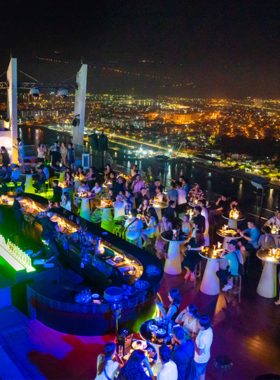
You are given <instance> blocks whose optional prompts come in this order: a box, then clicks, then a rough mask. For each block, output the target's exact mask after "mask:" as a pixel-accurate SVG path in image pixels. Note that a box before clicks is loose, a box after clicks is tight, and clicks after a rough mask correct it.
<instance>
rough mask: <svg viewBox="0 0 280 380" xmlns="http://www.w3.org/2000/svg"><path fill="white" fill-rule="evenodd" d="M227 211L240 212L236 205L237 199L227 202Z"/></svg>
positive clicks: (238, 206)
mask: <svg viewBox="0 0 280 380" xmlns="http://www.w3.org/2000/svg"><path fill="white" fill-rule="evenodd" d="M229 210H237V211H239V212H242V208H241V206H240V205H239V204H238V200H237V198H231V200H230V202H229Z"/></svg>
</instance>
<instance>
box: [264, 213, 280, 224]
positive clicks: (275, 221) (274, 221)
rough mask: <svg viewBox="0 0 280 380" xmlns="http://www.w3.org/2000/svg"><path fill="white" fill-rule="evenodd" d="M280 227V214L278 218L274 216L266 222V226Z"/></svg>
mask: <svg viewBox="0 0 280 380" xmlns="http://www.w3.org/2000/svg"><path fill="white" fill-rule="evenodd" d="M273 225H275V226H276V227H280V212H278V214H277V215H276V216H273V217H272V218H270V219H268V221H267V222H265V226H273Z"/></svg>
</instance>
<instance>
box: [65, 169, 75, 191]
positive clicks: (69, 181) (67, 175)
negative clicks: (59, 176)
mask: <svg viewBox="0 0 280 380" xmlns="http://www.w3.org/2000/svg"><path fill="white" fill-rule="evenodd" d="M64 182H66V184H67V187H73V184H74V180H73V178H72V176H71V174H70V173H69V172H65V173H64Z"/></svg>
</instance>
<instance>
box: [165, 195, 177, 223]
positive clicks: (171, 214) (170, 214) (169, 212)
mask: <svg viewBox="0 0 280 380" xmlns="http://www.w3.org/2000/svg"><path fill="white" fill-rule="evenodd" d="M175 207H176V202H174V201H169V203H168V207H166V208H165V209H164V210H163V215H164V216H165V217H166V218H167V219H168V220H169V221H170V222H171V223H172V227H173V228H174V227H175V224H176V220H175V216H176V215H175Z"/></svg>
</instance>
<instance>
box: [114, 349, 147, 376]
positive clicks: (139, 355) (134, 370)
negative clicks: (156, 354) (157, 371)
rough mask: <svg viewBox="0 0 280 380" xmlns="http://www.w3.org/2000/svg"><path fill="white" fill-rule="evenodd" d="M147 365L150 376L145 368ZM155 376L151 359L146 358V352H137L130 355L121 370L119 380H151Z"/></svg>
mask: <svg viewBox="0 0 280 380" xmlns="http://www.w3.org/2000/svg"><path fill="white" fill-rule="evenodd" d="M143 365H145V366H146V367H147V369H148V372H149V376H148V375H146V372H145V370H144V368H143ZM152 376H153V371H152V370H151V367H150V363H149V358H148V357H147V356H145V353H144V351H142V350H135V351H133V352H132V354H131V355H130V357H129V359H128V361H127V362H126V364H125V365H124V366H123V367H122V368H121V370H120V373H119V376H118V378H117V379H118V380H149V379H150V378H152Z"/></svg>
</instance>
